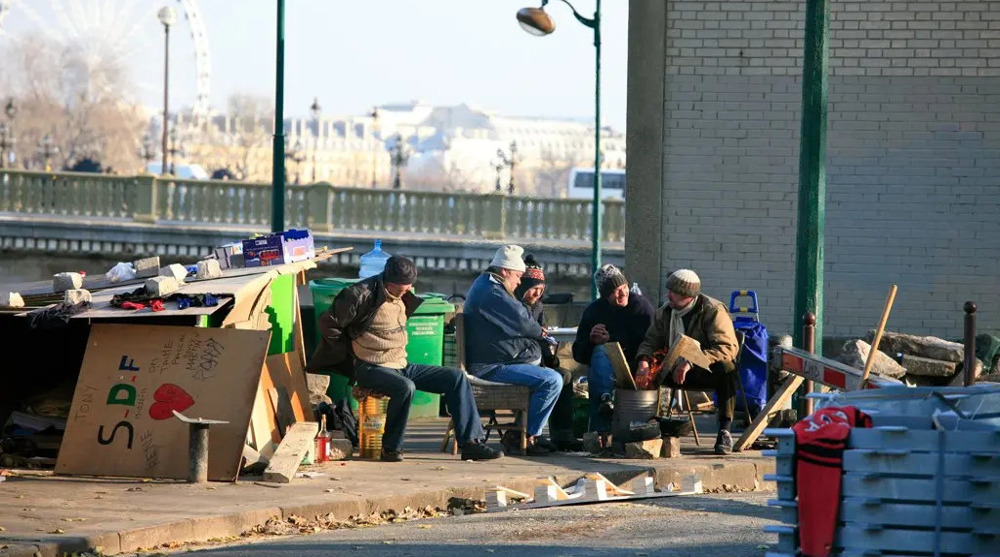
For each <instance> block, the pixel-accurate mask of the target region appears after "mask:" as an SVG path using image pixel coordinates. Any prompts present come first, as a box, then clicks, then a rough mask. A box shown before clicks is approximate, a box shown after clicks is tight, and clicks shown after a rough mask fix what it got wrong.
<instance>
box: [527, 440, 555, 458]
mask: <svg viewBox="0 0 1000 557" xmlns="http://www.w3.org/2000/svg"><path fill="white" fill-rule="evenodd" d="M550 454H552V451H550V450H548V449H546V448H545V447H543V446H541V445H539V444H538V443H531V442H529V443H528V448H527V449H526V450H525V451H524V456H548V455H550Z"/></svg>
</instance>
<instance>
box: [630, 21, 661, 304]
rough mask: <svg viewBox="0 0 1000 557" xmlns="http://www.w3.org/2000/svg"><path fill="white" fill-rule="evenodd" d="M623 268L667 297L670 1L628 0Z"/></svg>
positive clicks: (654, 294)
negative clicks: (666, 99) (665, 229)
mask: <svg viewBox="0 0 1000 557" xmlns="http://www.w3.org/2000/svg"><path fill="white" fill-rule="evenodd" d="M628 11H629V14H628V53H629V54H628V97H627V101H628V108H627V113H626V125H625V138H626V144H627V145H628V150H629V153H630V156H629V157H628V160H627V161H626V163H625V172H626V175H627V176H628V188H627V190H626V192H625V215H626V219H625V268H626V275H627V276H628V277H629V281H631V282H638V283H639V285H640V286H641V287H642V291H643V294H645V295H646V296H647V297H648V298H649V299H650V301H651V302H653V304H654V305H657V304H658V302H659V301H660V300H661V299H663V298H664V294H663V292H664V288H665V286H666V277H665V276H663V275H664V273H663V269H662V266H663V248H664V246H663V237H662V232H661V231H662V230H663V225H664V223H663V204H664V203H665V200H664V198H663V197H664V196H663V192H664V186H665V185H664V174H665V169H664V149H663V145H664V138H663V129H664V120H663V118H664V107H663V102H664V79H665V77H666V76H665V74H666V67H667V55H666V53H667V44H666V41H667V39H666V29H667V2H665V1H663V2H629V10H628Z"/></svg>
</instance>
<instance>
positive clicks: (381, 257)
mask: <svg viewBox="0 0 1000 557" xmlns="http://www.w3.org/2000/svg"><path fill="white" fill-rule="evenodd" d="M389 257H391V256H390V255H389V254H388V253H386V252H384V251H382V240H375V248H374V249H373V250H371V251H370V252H368V253H366V254H364V255H362V256H361V269H360V270H359V271H358V278H362V279H366V278H368V277H373V276H375V275H377V274H379V273H381V272H382V271H383V270H384V269H385V262H386V261H387V260H388V259H389Z"/></svg>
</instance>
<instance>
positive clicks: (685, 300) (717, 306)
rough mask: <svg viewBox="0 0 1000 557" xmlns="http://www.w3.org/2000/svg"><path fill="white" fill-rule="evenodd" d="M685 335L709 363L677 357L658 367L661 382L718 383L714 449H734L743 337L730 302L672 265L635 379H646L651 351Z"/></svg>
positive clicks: (719, 451) (641, 347)
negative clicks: (709, 292) (670, 366)
mask: <svg viewBox="0 0 1000 557" xmlns="http://www.w3.org/2000/svg"><path fill="white" fill-rule="evenodd" d="M683 335H687V336H689V337H691V338H693V339H694V340H697V341H698V342H699V343H700V344H701V351H702V353H703V354H704V355H705V358H706V359H707V360H708V362H709V364H710V365H709V366H708V369H704V368H701V367H697V366H694V365H692V364H691V362H688V361H686V360H683V359H681V360H678V361H677V363H676V364H675V365H674V368H673V369H671V370H667V369H664V370H662V371H661V372H660V375H659V377H658V378H657V382H659V383H661V384H663V385H666V386H668V387H671V388H675V387H681V388H685V389H714V390H715V392H716V396H717V397H718V406H719V435H718V437H716V440H715V452H716V454H720V455H722V454H729V453H731V452H732V451H733V436H732V434H730V432H729V428H730V425H731V424H732V422H733V414H734V412H735V410H736V380H737V377H736V363H735V360H736V356H737V352H738V351H739V343H738V341H737V340H736V331H735V329H733V320H732V317H730V315H729V310H728V308H726V305H725V304H724V303H722V302H720V301H719V300H716V299H714V298H710V297H708V296H706V295H704V294H702V293H701V279H700V278H698V275H697V274H696V273H695V272H694V271H692V270H690V269H680V270H678V271H674V272H673V273H671V274H670V276H669V277H667V303H666V304H664V305H663V306H662V307H661V308H659V309H658V310H656V314H655V316H654V318H653V324H652V325H651V326H650V327H649V330H648V331H647V332H646V338H645V339H644V340H643V341H642V344H640V345H639V351H638V353H637V359H638V361H639V364H638V366H637V368H636V382H637V383H638V384H640V385H645V384H648V383H649V382H650V381H651V378H650V377H649V368H650V363H651V362H652V360H653V354H654V353H656V352H657V351H659V350H664V349H666V350H669V349H670V348H671V347H672V346H673V345H674V344H676V343H677V341H678V340H680V338H681V336H683Z"/></svg>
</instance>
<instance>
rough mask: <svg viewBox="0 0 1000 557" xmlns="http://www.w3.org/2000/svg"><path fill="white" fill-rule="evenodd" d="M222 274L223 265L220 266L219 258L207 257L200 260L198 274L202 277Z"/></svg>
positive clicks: (215, 276)
mask: <svg viewBox="0 0 1000 557" xmlns="http://www.w3.org/2000/svg"><path fill="white" fill-rule="evenodd" d="M221 276H222V267H221V266H219V260H218V259H205V260H204V261H199V262H198V274H197V277H198V278H200V279H210V278H218V277H221Z"/></svg>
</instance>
